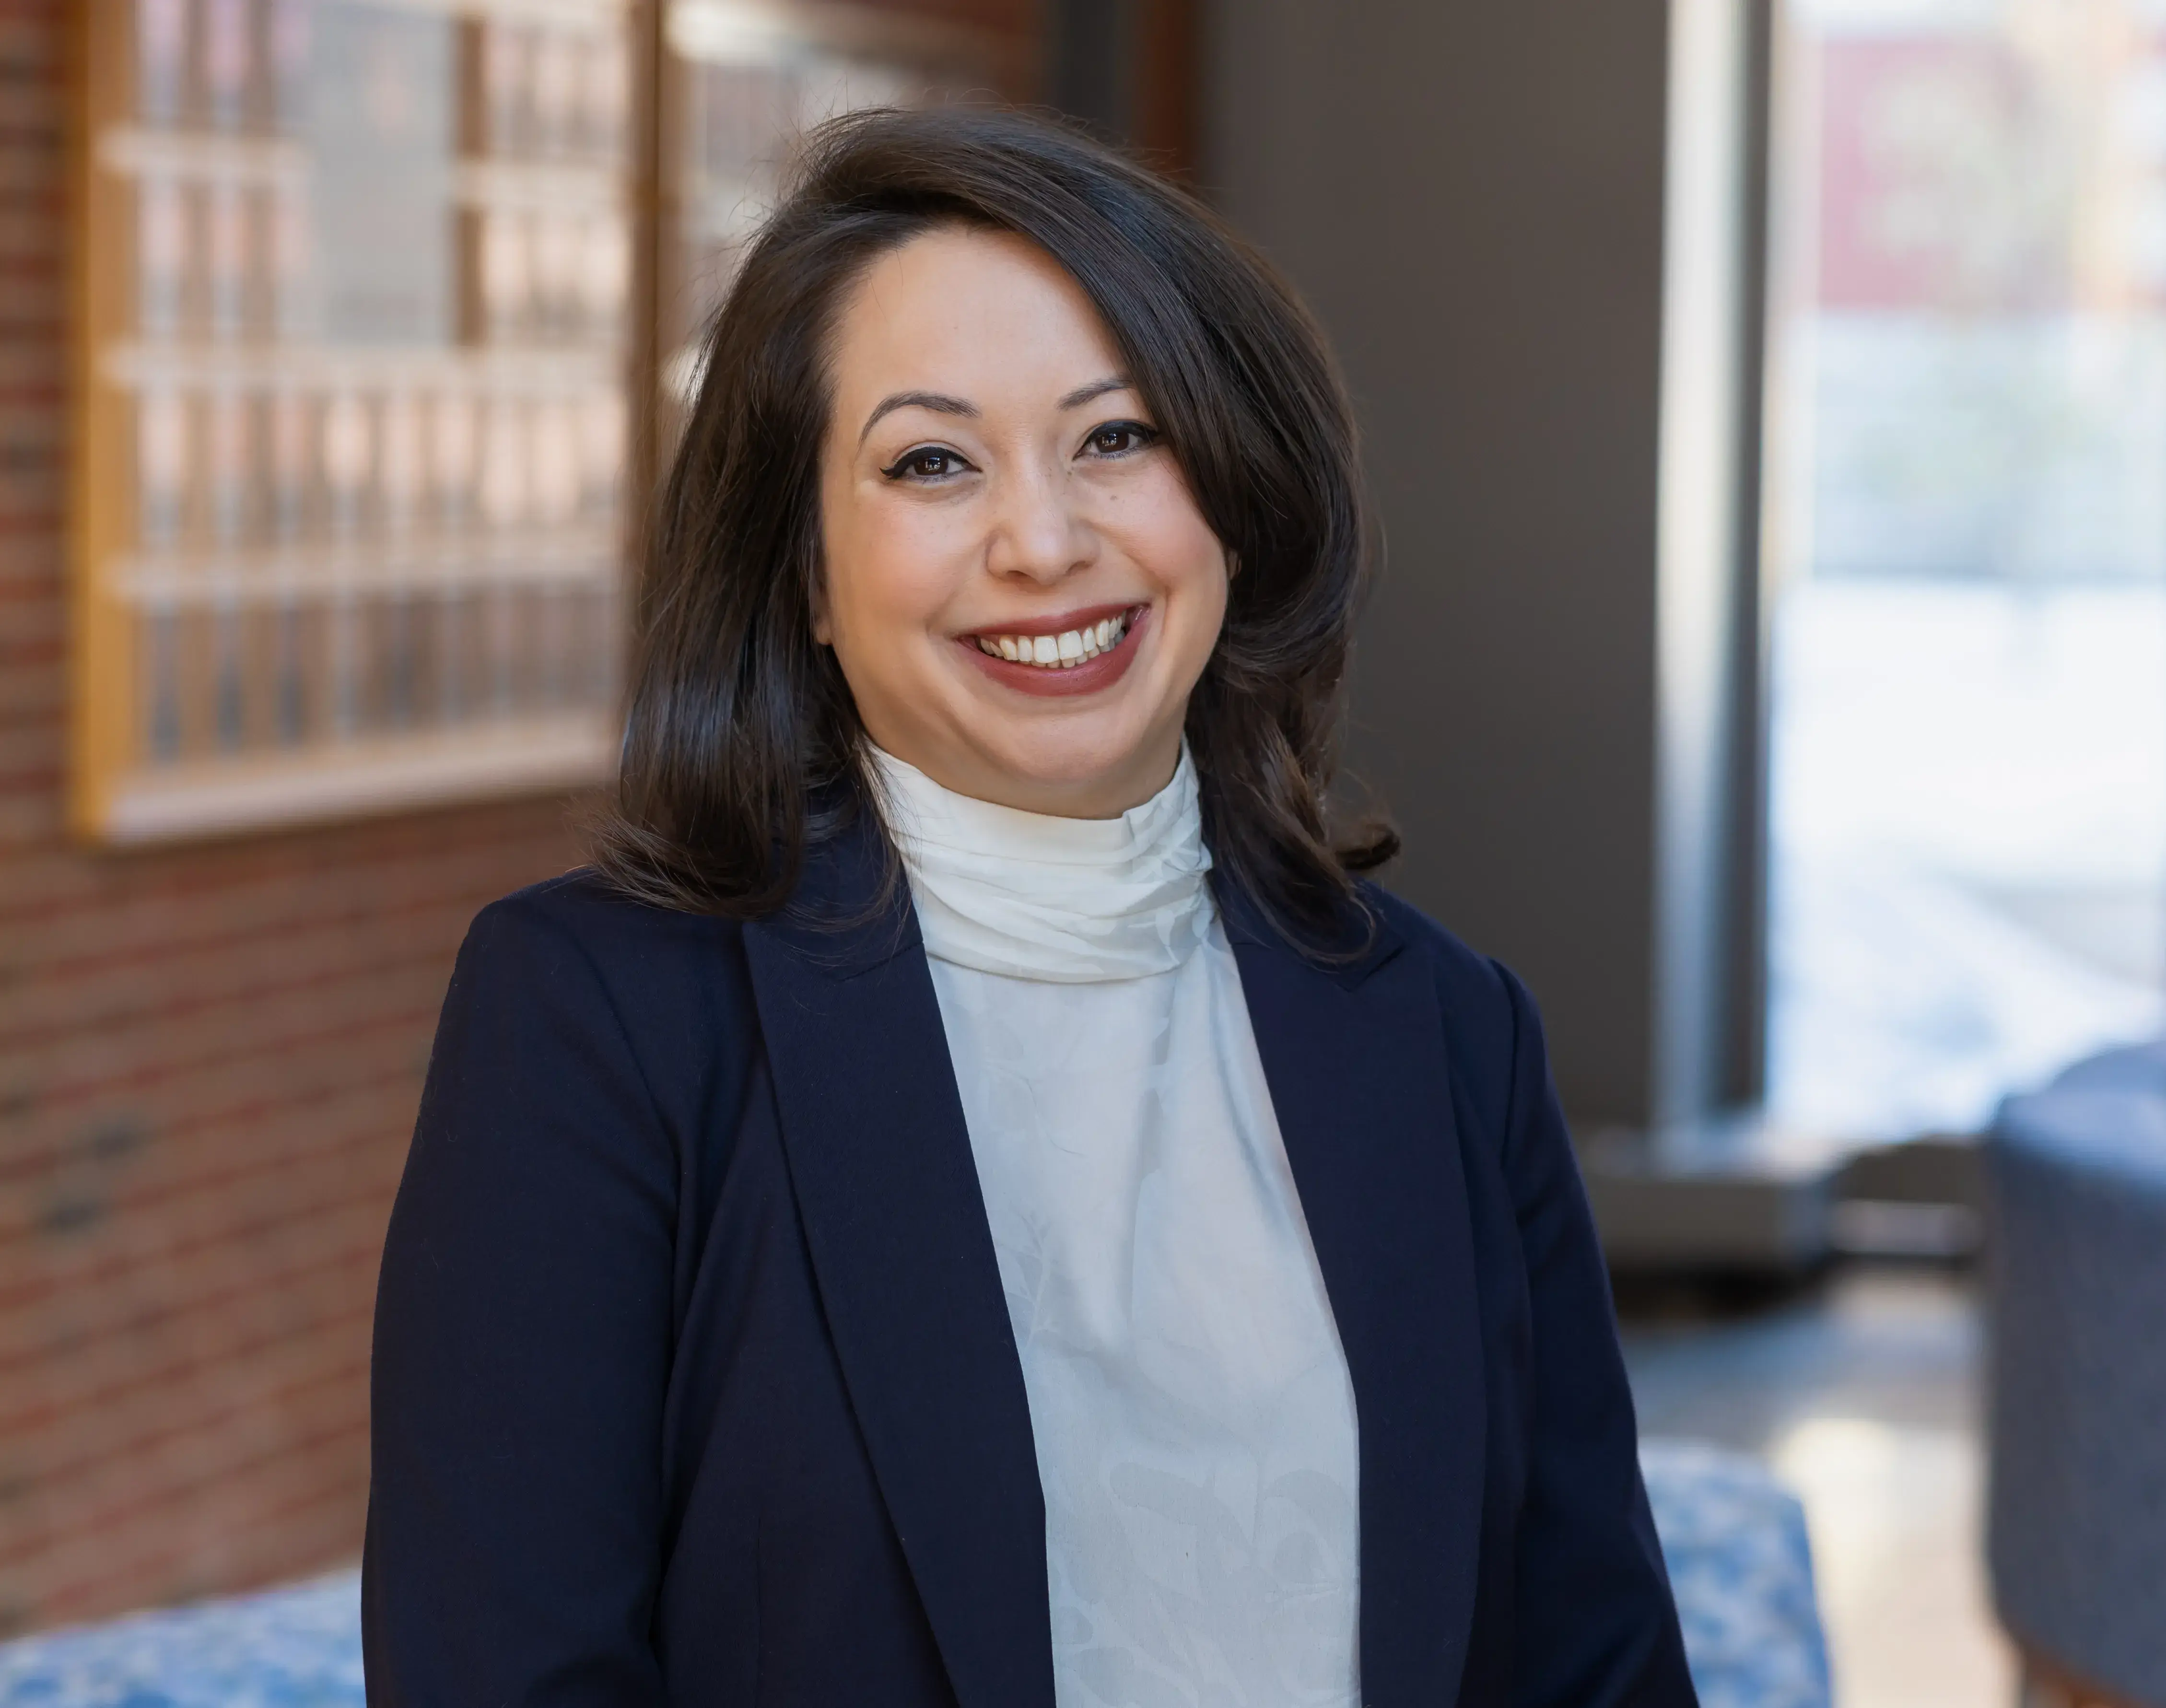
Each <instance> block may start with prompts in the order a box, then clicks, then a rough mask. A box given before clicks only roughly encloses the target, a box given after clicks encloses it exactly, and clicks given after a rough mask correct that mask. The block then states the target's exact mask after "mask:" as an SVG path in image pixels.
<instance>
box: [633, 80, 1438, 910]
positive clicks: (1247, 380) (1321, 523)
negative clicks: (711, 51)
mask: <svg viewBox="0 0 2166 1708" xmlns="http://www.w3.org/2000/svg"><path fill="white" fill-rule="evenodd" d="M951 225H968V226H977V227H981V228H988V229H991V230H1001V231H1010V232H1014V233H1017V234H1018V235H1022V236H1023V237H1026V238H1028V239H1029V240H1030V241H1032V242H1033V243H1035V244H1037V245H1038V246H1039V247H1040V248H1042V249H1043V250H1044V251H1046V252H1047V253H1048V254H1049V255H1050V256H1052V257H1053V258H1054V260H1055V261H1057V262H1059V263H1060V265H1061V266H1062V267H1065V268H1066V269H1067V270H1068V272H1069V273H1070V275H1071V276H1072V277H1073V278H1075V282H1076V283H1077V284H1079V285H1080V287H1081V288H1082V289H1083V292H1084V293H1085V294H1086V296H1087V297H1089V298H1090V299H1091V302H1092V304H1095V305H1096V309H1097V311H1098V313H1099V315H1101V317H1102V318H1103V320H1104V321H1105V324H1106V326H1107V330H1108V331H1109V332H1110V334H1111V335H1112V341H1113V343H1114V345H1115V346H1116V347H1117V349H1118V350H1119V351H1120V352H1121V353H1122V356H1123V358H1124V359H1125V361H1126V362H1127V363H1128V376H1129V378H1131V380H1132V381H1133V383H1134V384H1135V386H1136V388H1137V389H1138V391H1139V392H1140V393H1141V394H1142V395H1143V398H1144V401H1145V403H1146V404H1147V405H1149V408H1150V410H1151V413H1152V418H1153V420H1154V422H1155V423H1156V425H1157V426H1158V427H1159V428H1160V431H1161V432H1162V433H1163V435H1164V440H1165V444H1166V445H1168V446H1169V447H1170V448H1171V450H1172V452H1173V454H1174V456H1175V457H1176V458H1177V459H1178V460H1179V463H1180V465H1181V469H1182V471H1183V473H1184V474H1185V475H1186V479H1187V482H1188V485H1189V489H1190V490H1191V493H1192V494H1193V495H1194V497H1195V500H1196V503H1197V506H1198V507H1199V509H1200V510H1202V515H1203V516H1204V518H1205V520H1206V521H1207V522H1208V523H1209V525H1210V526H1211V528H1212V531H1214V532H1215V533H1216V534H1217V535H1218V538H1219V540H1220V541H1221V542H1223V544H1224V545H1225V546H1226V547H1228V548H1229V550H1230V551H1231V553H1232V554H1233V560H1234V563H1235V565H1236V566H1237V568H1236V572H1235V574H1234V578H1233V582H1232V584H1231V587H1230V588H1229V590H1228V604H1227V611H1226V621H1225V626H1224V627H1223V631H1222V632H1221V633H1220V635H1219V637H1218V644H1217V646H1216V648H1214V649H1213V650H1212V654H1211V658H1210V660H1209V662H1208V663H1207V664H1206V665H1205V667H1204V670H1203V674H1202V679H1200V680H1199V681H1198V682H1197V686H1196V689H1195V691H1194V693H1193V695H1191V699H1190V701H1189V706H1188V715H1187V735H1188V740H1189V743H1190V747H1191V751H1192V752H1193V754H1194V755H1195V759H1196V767H1197V775H1198V778H1199V780H1200V782H1201V785H1202V801H1203V813H1204V832H1205V835H1206V837H1207V839H1208V841H1209V843H1210V846H1211V849H1212V856H1213V859H1214V860H1215V862H1216V863H1217V865H1218V866H1219V867H1220V868H1221V869H1222V870H1223V872H1224V873H1225V874H1226V875H1228V876H1230V877H1231V878H1232V879H1233V880H1234V881H1235V882H1237V883H1238V884H1239V885H1240V886H1242V888H1243V889H1244V891H1246V892H1247V894H1248V895H1249V896H1250V898H1251V899H1252V900H1253V901H1254V902H1256V903H1257V904H1258V905H1259V906H1260V907H1261V908H1262V909H1263V910H1264V912H1265V914H1266V915H1267V916H1268V917H1271V918H1272V919H1273V920H1274V921H1275V922H1276V923H1278V924H1279V925H1280V927H1281V928H1288V929H1291V930H1292V933H1294V934H1295V935H1297V936H1298V937H1302V938H1310V937H1317V938H1318V939H1319V942H1321V941H1322V940H1324V939H1332V940H1335V939H1339V936H1340V933H1341V931H1342V930H1343V927H1344V924H1345V918H1346V907H1345V904H1346V903H1347V902H1349V901H1350V900H1352V899H1354V895H1355V892H1354V887H1353V882H1352V878H1351V874H1353V873H1355V872H1359V871H1363V870H1368V869H1369V868H1371V867H1372V866H1375V865H1380V864H1381V863H1382V862H1383V861H1384V860H1386V859H1389V858H1390V857H1391V855H1392V854H1393V853H1395V852H1396V851H1397V837H1396V836H1395V835H1394V834H1393V833H1392V832H1391V830H1390V829H1389V828H1387V827H1384V826H1382V825H1381V824H1379V823H1373V822H1372V823H1370V824H1367V825H1366V826H1364V827H1363V828H1361V829H1360V831H1359V832H1358V833H1355V834H1354V835H1352V836H1350V837H1347V838H1334V835H1333V833H1332V832H1331V830H1330V828H1329V825H1328V823H1327V817H1326V791H1327V789H1328V788H1329V785H1330V783H1331V780H1332V775H1333V770H1334V755H1335V747H1336V742H1337V738H1338V734H1339V724H1340V722H1341V714H1342V702H1343V698H1344V695H1343V680H1344V677H1345V665H1346V655H1347V646H1348V641H1349V637H1350V631H1351V627H1352V623H1353V619H1354V612H1355V600H1356V597H1357V595H1358V594H1359V591H1360V587H1361V584H1362V581H1363V579H1364V572H1365V567H1366V547H1367V539H1368V528H1367V519H1366V511H1365V505H1364V501H1363V497H1362V492H1361V482H1360V473H1359V470H1358V468H1357V465H1356V461H1355V441H1354V429H1353V421H1352V417H1351V415H1350V411H1349V410H1348V407H1347V403H1346V398H1345V392H1344V390H1343V389H1342V388H1341V386H1340V384H1339V378H1338V376H1337V374H1336V373H1335V371H1334V368H1333V365H1332V362H1331V358H1330V357H1329V353H1328V352H1327V351H1326V349H1325V347H1324V343H1323V338H1322V337H1321V336H1320V335H1319V334H1318V330H1317V328H1316V326H1315V325H1314V323H1313V321H1312V320H1310V319H1309V317H1308V314H1307V313H1306V311H1305V310H1304V309H1302V305H1301V304H1300V303H1299V302H1298V301H1297V299H1295V297H1294V295H1293V293H1292V290H1291V289H1289V288H1288V287H1287V286H1286V284H1285V283H1282V282H1281V280H1280V279H1279V278H1278V277H1277V275H1276V273H1274V272H1272V270H1271V267H1269V266H1268V265H1267V264H1266V263H1265V262H1264V261H1263V260H1262V259H1261V258H1260V257H1259V256H1257V255H1256V254H1255V251H1253V250H1251V249H1250V248H1249V246H1247V245H1246V244H1244V243H1243V242H1242V241H1240V240H1239V238H1237V237H1235V236H1234V235H1233V234H1232V233H1231V232H1230V231H1229V230H1228V229H1227V228H1226V227H1225V226H1224V225H1223V224H1222V223H1221V222H1220V221H1219V220H1218V218H1217V217H1216V216H1215V215H1213V214H1212V213H1211V212H1210V211H1209V210H1208V209H1206V208H1205V207H1203V206H1202V204H1200V203H1199V202H1197V200H1195V199H1194V198H1192V197H1191V196H1189V195H1187V194H1186V193H1184V192H1183V191H1181V189H1179V188H1176V187H1175V186H1174V185H1172V184H1170V183H1168V182H1165V180H1164V179H1162V178H1160V177H1157V176H1156V175H1155V174H1154V173H1152V172H1149V171H1148V170H1146V169H1145V168H1144V167H1141V166H1139V165H1138V164H1136V163H1135V162H1133V161H1130V160H1128V159H1127V158H1125V157H1124V156H1122V155H1120V154H1118V153H1117V152H1115V151H1112V150H1111V149H1108V148H1107V147H1105V146H1103V145H1101V144H1099V143H1097V142H1096V141H1093V140H1091V139H1090V138H1089V137H1087V136H1085V135H1081V134H1080V132H1078V131H1076V130H1071V129H1070V128H1068V127H1066V126H1065V125H1063V124H1058V123H1055V122H1054V121H1051V120H1049V119H1041V118H1037V117H1033V116H1030V115H1028V114H1019V113H1015V112H1007V111H998V110H993V109H988V108H943V109H939V110H934V111H927V112H893V111H882V112H871V113H859V114H851V115H849V116H847V117H844V118H841V119H835V120H833V121H832V122H831V123H829V124H825V125H823V126H821V128H820V129H819V130H816V131H814V132H813V133H811V135H810V136H809V137H808V138H807V139H806V142H805V144H804V145H803V147H802V149H801V151H800V153H799V155H798V156H797V160H796V163H795V169H794V171H793V172H791V174H790V179H789V182H787V184H786V185H785V193H784V194H783V197H782V199H781V201H780V203H779V205H778V206H777V207H776V209H774V213H773V214H772V215H771V217H769V219H768V220H767V222H766V223H765V225H763V227H762V228H761V230H760V231H759V233H758V235H757V236H756V237H755V238H754V239H753V241H752V242H751V244H750V245H749V246H748V250H747V251H746V253H745V255H744V256H743V261H742V267H740V269H739V271H738V272H737V277H736V279H735V281H734V283H732V286H731V288H730V290H729V293H728V296H727V298H726V301H725V302H724V304H723V305H722V308H721V311H720V313H719V314H718V315H716V319H715V321H714V324H713V326H712V329H711V331H710V333H709V334H708V337H707V341H706V348H705V370H704V377H703V378H702V379H701V381H700V388H699V394H698V397H697V399H696V401H695V404H694V405H693V407H692V410H691V415H690V419H689V423H688V425H687V426H686V430H685V432H684V439H683V441H682V443H681V444H680V446H679V450H678V452H677V456H676V460H675V463H674V466H673V467H672V468H671V469H670V471H669V474H668V480H667V482H666V484H664V487H663V491H662V493H661V495H660V499H659V504H658V513H657V515H656V516H655V517H654V520H653V524H652V530H651V539H650V546H649V551H648V555H647V562H646V564H645V568H644V574H643V577H642V583H641V586H640V590H639V596H638V600H637V611H636V614H635V622H634V633H635V642H634V653H633V659H632V664H631V693H630V703H629V708H628V713H627V722H626V729H625V736H624V751H623V758H622V763H621V772H620V775H619V779H618V783H617V787H616V790H615V795H614V797H613V799H612V801H611V803H610V806H609V807H608V809H607V810H606V811H605V813H604V814H603V815H602V817H600V819H599V821H598V822H597V823H596V825H595V826H594V834H593V837H592V854H593V859H594V864H595V865H596V866H597V867H598V868H599V869H600V871H601V873H602V874H603V875H605V877H606V878H608V879H609V880H610V881H612V882H613V883H614V884H615V886H616V887H618V888H619V889H621V890H622V891H626V893H628V894H630V895H632V896H637V897H639V898H641V899H642V900H645V901H647V902H652V903H656V904H658V905H660V906H663V907H672V908H679V909H687V910H692V911H697V912H710V913H720V914H725V915H728V916H732V917H739V918H745V917H757V916H759V915H763V914H767V913H770V912H774V911H775V910H776V909H778V908H779V907H781V906H783V905H784V904H785V902H787V901H788V900H789V899H790V896H791V893H792V891H794V889H795V886H796V884H797V881H798V877H799V874H800V870H801V869H802V866H803V863H804V860H805V858H806V853H807V851H808V849H811V848H813V847H816V846H817V845H818V844H819V843H821V842H823V841H825V840H827V839H828V838H832V837H833V836H835V835H837V834H838V833H840V832H841V831H842V830H843V828H844V827H845V826H846V825H847V824H848V822H850V821H851V820H852V819H853V817H855V816H856V815H858V814H859V813H868V812H869V813H870V814H871V816H872V817H873V818H874V822H878V812H877V809H876V806H874V802H875V801H876V800H877V796H876V795H875V793H874V790H873V788H872V786H871V785H870V783H869V778H868V775H867V773H866V771H865V769H864V749H865V745H866V737H865V734H864V727H863V725H862V724H861V723H860V722H859V721H858V712H857V707H856V706H855V704H854V703H853V701H852V699H851V697H850V690H849V685H848V683H846V682H845V681H844V680H843V674H842V671H841V669H840V668H839V667H838V666H837V664H836V662H835V658H834V654H833V653H832V652H831V651H829V650H828V649H827V648H825V647H823V646H821V645H820V644H819V643H818V642H816V641H815V640H814V638H813V634H812V616H813V610H814V605H815V596H816V587H817V584H818V582H819V578H820V575H821V526H820V509H819V459H820V449H821V442H822V440H823V438H824V436H825V434H826V431H827V417H828V413H829V408H830V402H831V399H830V385H829V382H828V377H827V351H828V347H829V343H830V340H831V337H832V330H833V327H834V323H835V320H836V317H837V314H838V312H839V311H840V310H841V309H842V308H843V305H844V304H845V302H846V300H847V298H848V292H849V289H850V288H851V286H852V285H853V283H855V282H856V281H857V280H858V278H860V277H861V276H862V275H863V274H864V272H865V270H866V268H867V267H869V265H870V263H871V262H873V261H874V260H875V259H876V258H877V257H878V256H881V255H882V254H884V253H885V252H887V251H890V250H893V249H895V248H896V247H898V246H901V245H902V244H904V243H906V242H908V241H910V240H911V238H913V237H916V236H917V235H920V234H921V233H923V232H925V231H927V230H933V229H935V228H938V227H941V226H951ZM889 865H890V873H892V870H893V866H894V862H893V859H892V849H891V845H890V861H889Z"/></svg>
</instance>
